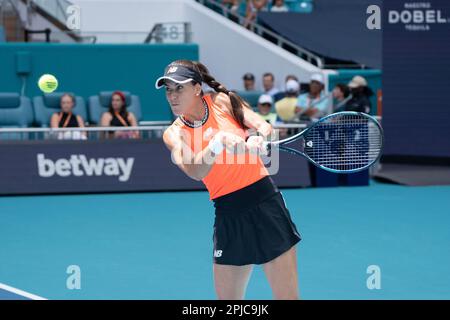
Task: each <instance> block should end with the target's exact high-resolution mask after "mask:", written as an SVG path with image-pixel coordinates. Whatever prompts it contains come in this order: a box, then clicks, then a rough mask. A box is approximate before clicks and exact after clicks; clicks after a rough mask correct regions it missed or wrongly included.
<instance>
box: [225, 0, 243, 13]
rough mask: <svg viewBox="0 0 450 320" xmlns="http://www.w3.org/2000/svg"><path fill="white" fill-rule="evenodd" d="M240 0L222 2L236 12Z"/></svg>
mask: <svg viewBox="0 0 450 320" xmlns="http://www.w3.org/2000/svg"><path fill="white" fill-rule="evenodd" d="M241 1H242V0H223V1H222V4H224V5H226V6H227V7H228V8H229V9H230V10H231V11H232V12H234V13H237V11H238V10H239V5H240V4H241Z"/></svg>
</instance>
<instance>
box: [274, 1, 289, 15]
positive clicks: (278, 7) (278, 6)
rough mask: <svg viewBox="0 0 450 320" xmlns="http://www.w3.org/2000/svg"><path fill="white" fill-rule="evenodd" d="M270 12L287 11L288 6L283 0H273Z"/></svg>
mask: <svg viewBox="0 0 450 320" xmlns="http://www.w3.org/2000/svg"><path fill="white" fill-rule="evenodd" d="M270 11H271V12H288V11H289V8H288V7H287V6H286V5H285V4H284V0H273V1H272V8H270Z"/></svg>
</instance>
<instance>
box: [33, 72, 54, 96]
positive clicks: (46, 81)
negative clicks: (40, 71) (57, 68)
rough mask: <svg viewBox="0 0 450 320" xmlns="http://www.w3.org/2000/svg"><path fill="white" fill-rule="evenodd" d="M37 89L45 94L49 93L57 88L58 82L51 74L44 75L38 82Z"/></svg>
mask: <svg viewBox="0 0 450 320" xmlns="http://www.w3.org/2000/svg"><path fill="white" fill-rule="evenodd" d="M38 86H39V89H41V91H42V92H45V93H51V92H53V91H55V90H56V88H58V80H57V79H56V78H55V76H54V75H52V74H44V75H42V76H41V77H40V78H39V81H38Z"/></svg>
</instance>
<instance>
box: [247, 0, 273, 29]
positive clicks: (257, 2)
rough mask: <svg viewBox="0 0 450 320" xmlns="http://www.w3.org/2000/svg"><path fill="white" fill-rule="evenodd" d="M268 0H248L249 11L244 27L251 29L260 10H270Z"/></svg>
mask: <svg viewBox="0 0 450 320" xmlns="http://www.w3.org/2000/svg"><path fill="white" fill-rule="evenodd" d="M268 2H269V1H268V0H247V13H246V18H245V22H244V27H245V28H247V29H250V27H251V23H252V22H255V20H256V17H257V15H258V13H259V12H261V11H267V10H268Z"/></svg>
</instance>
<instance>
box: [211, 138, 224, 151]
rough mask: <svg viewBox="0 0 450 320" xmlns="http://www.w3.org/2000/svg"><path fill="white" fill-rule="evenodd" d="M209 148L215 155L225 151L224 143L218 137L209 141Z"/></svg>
mask: <svg viewBox="0 0 450 320" xmlns="http://www.w3.org/2000/svg"><path fill="white" fill-rule="evenodd" d="M208 147H209V149H210V150H211V151H212V152H213V153H215V154H221V153H222V151H223V149H224V146H223V143H222V142H221V141H220V140H219V139H218V138H217V137H216V136H214V137H213V138H212V139H211V140H209V143H208Z"/></svg>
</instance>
